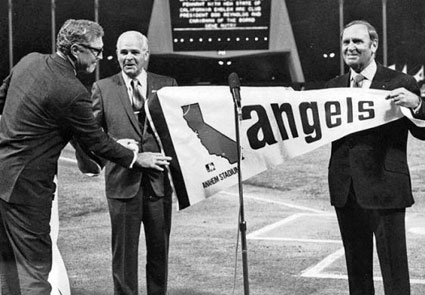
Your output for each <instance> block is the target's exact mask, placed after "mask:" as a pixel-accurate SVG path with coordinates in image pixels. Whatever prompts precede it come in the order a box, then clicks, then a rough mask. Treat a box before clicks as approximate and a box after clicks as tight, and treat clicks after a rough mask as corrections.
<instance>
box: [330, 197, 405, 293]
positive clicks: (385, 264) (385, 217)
mask: <svg viewBox="0 0 425 295" xmlns="http://www.w3.org/2000/svg"><path fill="white" fill-rule="evenodd" d="M353 194H354V193H353V192H352V193H351V196H350V198H349V201H348V202H347V204H346V205H345V206H344V207H342V208H338V207H336V208H335V210H336V214H337V217H338V223H339V228H340V231H341V237H342V241H343V244H344V249H345V259H346V263H347V272H348V282H349V289H350V295H372V294H375V291H374V286H373V235H375V240H376V250H377V253H378V258H379V263H380V266H381V273H382V278H383V282H384V290H385V294H386V295H409V294H410V282H409V269H408V263H407V249H406V231H405V209H404V208H403V209H364V208H361V207H360V206H359V205H358V204H357V202H356V200H355V196H353Z"/></svg>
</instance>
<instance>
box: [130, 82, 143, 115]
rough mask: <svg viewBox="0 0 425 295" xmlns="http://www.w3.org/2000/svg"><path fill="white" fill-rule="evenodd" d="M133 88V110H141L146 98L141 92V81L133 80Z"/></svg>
mask: <svg viewBox="0 0 425 295" xmlns="http://www.w3.org/2000/svg"><path fill="white" fill-rule="evenodd" d="M131 88H132V89H133V97H132V98H131V105H132V107H133V111H134V112H140V110H141V109H142V108H143V104H144V103H145V98H144V97H143V95H142V93H140V89H139V81H138V80H131Z"/></svg>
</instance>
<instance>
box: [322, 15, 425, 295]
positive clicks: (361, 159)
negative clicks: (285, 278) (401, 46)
mask: <svg viewBox="0 0 425 295" xmlns="http://www.w3.org/2000/svg"><path fill="white" fill-rule="evenodd" d="M377 48H378V34H377V32H376V30H375V28H374V27H373V26H371V25H370V24H369V23H368V22H366V21H354V22H351V23H350V24H348V25H346V27H345V28H344V30H343V32H342V34H341V49H342V55H343V57H344V60H345V63H346V64H347V65H348V66H349V67H350V72H349V73H347V74H345V75H343V76H340V77H337V78H335V79H333V80H331V81H329V82H328V84H327V87H328V88H332V87H362V88H374V89H384V90H392V91H391V92H390V94H389V96H388V99H391V100H393V103H395V104H396V105H400V106H404V107H407V108H410V109H411V110H412V113H413V116H414V117H416V118H419V119H424V118H425V104H424V103H423V101H422V99H421V98H420V97H419V96H417V94H419V88H418V86H417V84H416V81H415V80H414V79H413V78H412V77H410V76H408V75H406V74H403V73H400V72H396V71H393V70H390V69H388V68H385V67H383V66H381V65H380V64H377V63H376V62H375V55H376V50H377ZM359 74H360V75H362V77H360V76H359V77H357V75H359ZM409 131H410V132H411V134H413V135H414V136H415V137H418V138H420V139H425V130H424V129H421V128H418V127H416V126H415V125H414V124H413V123H412V122H411V121H409V120H408V119H407V118H406V117H403V118H401V119H398V120H396V121H393V122H390V123H387V124H385V125H382V126H379V127H375V128H371V129H368V130H364V131H360V132H356V133H353V134H350V135H347V136H345V137H343V138H341V139H339V140H336V141H334V142H333V143H332V151H331V158H330V163H329V190H330V197H331V203H332V205H333V206H335V210H336V213H337V218H338V223H339V227H340V231H341V237H342V241H343V244H344V249H345V258H346V263H347V270H348V280H349V289H350V294H352V295H353V294H358V295H369V294H374V286H373V269H372V262H373V259H372V256H373V236H374V235H375V238H376V248H377V252H378V257H379V261H380V266H381V272H382V276H383V280H384V289H385V294H387V295H390V294H391V295H396V294H397V295H408V294H410V283H409V270H408V264H407V252H406V234H405V211H406V207H410V206H411V205H412V204H413V202H414V201H413V196H412V188H411V181H410V175H409V169H408V165H407V157H406V145H407V138H408V132H409Z"/></svg>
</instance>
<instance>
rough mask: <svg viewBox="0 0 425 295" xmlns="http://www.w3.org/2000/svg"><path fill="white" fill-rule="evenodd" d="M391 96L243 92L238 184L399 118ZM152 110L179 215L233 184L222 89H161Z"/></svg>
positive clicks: (232, 142)
mask: <svg viewBox="0 0 425 295" xmlns="http://www.w3.org/2000/svg"><path fill="white" fill-rule="evenodd" d="M388 93H389V92H388V91H385V90H376V89H361V88H359V89H352V88H335V89H322V90H309V91H289V90H287V89H285V88H283V87H242V88H241V96H242V108H241V121H240V143H241V151H242V159H241V177H242V179H243V180H245V179H247V178H250V177H252V176H254V175H256V174H258V173H261V172H263V171H264V170H266V169H269V168H272V167H274V166H276V165H279V164H281V163H283V162H284V160H285V159H286V158H288V157H295V156H299V155H302V154H305V153H307V152H310V151H313V150H314V149H316V148H318V147H320V146H323V145H326V144H328V143H330V142H332V141H334V140H336V139H338V138H341V137H343V136H346V135H348V134H350V133H353V132H357V131H360V130H365V129H368V128H372V127H376V126H379V125H382V124H385V123H388V122H391V121H393V120H397V119H399V118H401V117H402V116H403V113H402V111H401V109H403V108H400V107H397V106H395V105H394V104H393V103H391V101H390V100H386V99H385V98H386V96H387V95H388ZM149 112H150V115H149V116H150V117H151V120H152V123H153V124H154V125H155V127H156V128H155V129H156V132H157V133H158V136H159V138H160V140H161V146H162V147H163V150H164V152H165V154H166V155H168V156H171V157H172V158H173V160H172V161H171V164H170V173H171V176H172V177H171V178H172V180H173V184H174V189H175V192H176V194H177V199H178V201H179V209H183V208H185V207H187V206H190V205H193V204H195V203H197V202H199V201H201V200H203V199H205V198H208V197H209V196H211V195H213V194H215V193H217V192H219V191H221V190H224V189H226V188H228V187H230V186H232V185H235V184H237V181H238V176H237V175H238V169H237V163H238V156H237V145H236V135H235V124H236V122H235V109H234V104H233V99H232V96H231V93H230V91H229V88H228V87H227V86H226V87H225V86H198V87H166V88H163V89H161V90H159V91H158V92H157V94H156V95H155V97H153V99H152V101H151V103H150V106H149ZM406 113H410V111H409V110H407V112H406ZM421 122H422V121H421ZM423 123H424V122H423Z"/></svg>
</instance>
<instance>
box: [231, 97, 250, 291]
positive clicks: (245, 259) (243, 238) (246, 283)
mask: <svg viewBox="0 0 425 295" xmlns="http://www.w3.org/2000/svg"><path fill="white" fill-rule="evenodd" d="M232 94H233V92H232ZM233 102H234V109H235V130H236V146H237V156H238V163H237V167H238V187H239V231H240V233H241V247H242V268H243V283H244V284H243V285H244V294H245V295H249V281H248V250H247V243H246V221H245V212H244V201H243V187H242V171H241V161H242V155H241V142H240V133H239V125H240V122H241V120H242V110H241V102H240V98H239V99H238V96H236V95H233Z"/></svg>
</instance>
